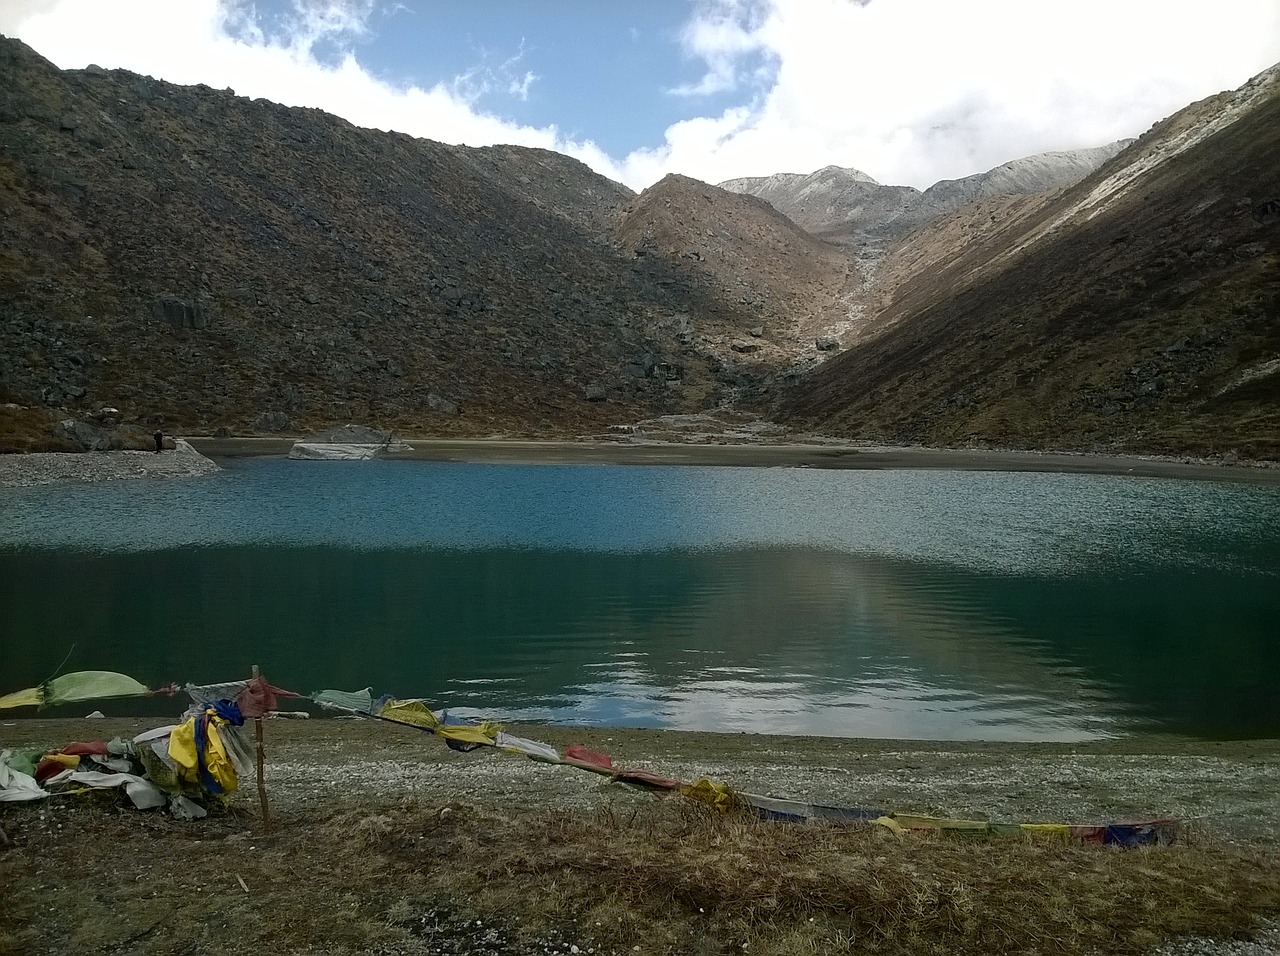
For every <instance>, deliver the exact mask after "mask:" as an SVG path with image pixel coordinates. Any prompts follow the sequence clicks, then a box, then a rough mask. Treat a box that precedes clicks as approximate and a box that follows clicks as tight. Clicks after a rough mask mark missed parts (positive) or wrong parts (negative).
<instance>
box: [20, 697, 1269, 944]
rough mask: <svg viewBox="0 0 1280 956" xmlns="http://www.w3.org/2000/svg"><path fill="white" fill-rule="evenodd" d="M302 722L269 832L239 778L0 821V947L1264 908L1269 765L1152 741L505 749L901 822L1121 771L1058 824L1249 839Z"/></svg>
mask: <svg viewBox="0 0 1280 956" xmlns="http://www.w3.org/2000/svg"><path fill="white" fill-rule="evenodd" d="M85 723H86V722H83V721H40V722H36V721H31V722H27V721H20V722H16V723H9V724H3V725H0V744H5V745H8V744H11V743H21V742H26V741H31V740H36V739H43V738H49V737H50V736H51V735H54V734H59V733H61V736H62V739H64V740H69V739H75V738H77V737H80V738H82V737H83V736H84V725H85ZM99 723H100V724H101V723H105V722H99ZM115 723H116V722H115V721H112V722H110V724H111V725H110V726H103V727H102V729H103V731H104V732H107V733H110V732H115V731H117V730H118V729H120V728H117V727H116V726H115ZM306 723H307V724H309V725H308V726H298V725H281V722H272V723H271V725H270V726H269V727H268V731H267V732H268V740H269V754H270V760H269V765H268V774H267V776H268V780H269V781H270V782H271V784H272V786H271V789H270V792H271V795H272V800H273V804H272V808H273V811H272V813H273V822H274V827H273V829H272V831H271V832H270V833H265V832H264V830H263V827H262V821H261V820H260V819H259V818H258V816H257V801H256V795H255V792H254V787H253V785H252V782H247V783H246V786H245V788H244V789H243V790H242V791H241V792H240V793H238V794H236V795H235V797H233V798H232V800H231V801H230V803H229V805H228V807H227V808H226V809H225V810H224V811H221V812H219V813H217V814H215V815H214V816H212V817H210V818H209V819H206V820H203V821H199V822H195V823H179V822H176V821H173V820H171V819H170V818H168V817H167V816H164V815H162V814H160V813H158V812H157V813H140V812H138V811H135V810H133V809H131V808H130V807H129V806H128V805H127V803H123V802H122V801H121V800H120V799H119V798H116V797H115V796H113V795H110V794H106V795H104V794H89V795H80V796H62V797H55V798H53V799H51V800H48V801H44V802H42V803H41V804H35V805H32V804H24V805H15V804H0V827H3V829H4V830H5V832H6V834H7V837H8V840H9V842H8V844H4V843H2V842H0V899H3V901H4V905H3V906H2V907H0V952H2V953H14V954H16V953H45V952H104V953H106V952H128V953H215V952H225V951H226V950H227V949H228V948H235V949H237V950H247V951H267V952H274V953H315V954H321V953H324V954H343V956H345V954H355V953H382V954H419V953H463V954H481V953H486V954H488V953H493V954H534V953H549V952H560V953H563V952H573V951H574V949H573V947H577V951H578V952H580V953H592V952H594V953H597V954H604V953H618V954H623V953H633V952H641V953H744V952H745V953H765V954H779V956H780V954H794V953H863V952H877V953H961V954H964V953H974V954H977V953H996V952H999V953H1008V952H1034V953H1096V952H1103V953H1149V952H1151V951H1152V950H1153V948H1154V947H1155V946H1156V945H1157V944H1159V943H1160V942H1161V941H1163V940H1167V939H1170V938H1172V937H1176V936H1180V935H1184V934H1193V935H1198V936H1215V937H1219V938H1222V937H1238V936H1241V935H1247V934H1248V933H1250V932H1251V931H1252V930H1254V929H1255V928H1256V927H1257V926H1258V925H1259V923H1260V921H1262V920H1265V919H1268V918H1274V917H1275V916H1276V914H1278V913H1280V847H1278V846H1277V842H1276V840H1275V839H1274V824H1275V820H1274V813H1275V811H1274V810H1272V811H1270V812H1271V814H1272V816H1271V817H1267V811H1266V809H1265V807H1266V806H1267V805H1268V804H1267V803H1266V802H1265V801H1266V799H1267V798H1266V796H1265V794H1266V793H1267V792H1270V791H1269V790H1268V788H1269V787H1271V786H1272V784H1273V782H1274V777H1275V774H1276V771H1277V767H1278V766H1280V760H1278V754H1277V749H1278V748H1277V747H1276V746H1275V745H1274V743H1266V742H1262V743H1257V742H1255V743H1252V744H1241V745H1214V744H1188V743H1179V742H1176V741H1175V742H1169V741H1164V742H1156V743H1153V744H1152V745H1151V746H1149V747H1148V748H1147V749H1148V750H1149V751H1150V752H1149V753H1147V754H1142V753H1141V749H1142V745H1141V744H1134V743H1130V744H1128V745H1125V744H1115V743H1103V744H1099V745H1075V746H1071V745H984V744H970V745H964V744H960V745H941V744H936V743H928V742H906V741H833V740H814V741H810V742H806V741H804V740H803V739H801V738H765V737H758V736H750V735H727V736H722V735H711V734H672V733H662V732H655V731H635V732H628V731H618V730H604V729H595V730H588V731H582V730H572V729H566V728H536V729H534V728H528V729H527V734H528V735H529V736H535V737H538V738H539V739H544V740H549V741H550V742H553V743H557V744H562V743H564V742H566V741H568V740H580V741H582V742H584V743H586V744H588V745H589V746H598V747H601V749H606V748H607V749H610V750H612V752H613V754H614V756H615V759H620V760H621V761H622V762H625V763H628V764H631V765H638V764H644V763H645V762H646V761H645V760H644V758H645V757H646V756H647V757H651V758H653V759H652V760H651V761H648V763H649V764H650V765H651V766H652V767H653V768H654V769H674V770H675V771H676V772H681V773H683V772H684V771H685V770H686V768H687V767H689V766H706V765H711V764H713V766H711V769H712V770H713V772H714V773H715V774H716V775H718V776H722V777H727V778H729V779H730V780H731V781H744V782H745V784H746V785H749V786H752V787H754V788H757V789H765V788H769V789H770V790H771V792H774V793H777V789H778V788H779V787H783V786H786V785H787V784H788V782H789V783H790V786H792V787H803V786H805V785H806V784H808V783H811V782H812V781H814V780H819V781H828V782H831V781H839V780H846V785H847V786H848V787H849V788H851V789H850V790H849V791H847V792H841V791H839V790H837V791H836V792H835V793H834V794H833V795H834V796H835V797H837V798H841V799H847V798H848V797H849V795H850V794H851V793H854V792H861V793H868V794H870V795H872V796H875V797H876V798H884V799H885V800H893V801H895V802H897V803H898V805H899V806H900V808H901V809H908V807H906V806H902V801H904V800H907V799H909V798H911V797H912V796H914V797H916V798H917V799H920V800H923V801H925V802H924V803H918V804H916V805H914V806H913V807H911V808H912V809H921V810H931V809H932V810H940V811H948V810H949V811H952V812H956V811H959V810H961V809H964V807H963V806H961V805H957V802H958V801H959V800H966V801H971V800H972V799H973V797H972V796H968V797H958V796H956V794H957V793H960V792H962V791H956V790H948V789H947V787H948V786H952V785H954V784H955V782H956V780H957V779H958V778H960V777H964V776H965V775H966V774H968V775H973V774H978V776H977V777H975V778H974V779H976V780H977V781H978V786H979V787H980V788H981V789H990V788H991V783H990V779H992V778H988V777H986V776H983V774H985V770H984V769H983V768H989V769H990V771H991V772H992V773H993V774H995V775H997V776H1003V778H1004V779H1005V780H1007V781H1008V783H1007V786H1006V789H1009V790H1013V791H1019V792H1020V791H1021V790H1023V789H1027V788H1026V783H1025V781H1026V779H1031V778H1035V777H1040V778H1044V777H1045V775H1046V773H1047V770H1046V768H1053V767H1067V768H1071V767H1078V768H1080V769H1079V771H1078V772H1077V771H1075V770H1072V771H1071V774H1072V777H1071V779H1072V780H1074V781H1075V783H1074V786H1075V787H1077V788H1078V789H1085V790H1090V791H1097V790H1098V789H1099V788H1098V785H1097V784H1096V782H1090V781H1091V780H1094V779H1101V777H1103V776H1105V777H1108V778H1114V779H1116V780H1119V779H1121V777H1122V776H1124V775H1126V774H1127V776H1124V784H1123V789H1124V791H1125V795H1124V796H1117V795H1112V794H1104V793H1098V792H1093V793H1091V794H1085V796H1084V797H1083V798H1082V799H1088V800H1090V801H1092V802H1091V803H1088V804H1078V805H1072V806H1071V808H1070V812H1072V813H1073V815H1078V813H1079V812H1085V813H1093V812H1095V810H1096V812H1105V811H1106V810H1107V809H1108V808H1111V807H1119V806H1122V805H1123V804H1122V803H1121V802H1119V801H1121V800H1130V801H1132V802H1133V804H1134V805H1150V806H1159V807H1161V808H1164V807H1168V806H1182V805H1186V804H1184V803H1183V801H1185V800H1188V799H1191V797H1190V796H1188V795H1193V794H1196V793H1199V792H1200V791H1203V790H1206V789H1208V790H1210V791H1211V792H1208V793H1204V795H1203V796H1204V799H1205V801H1206V804H1207V805H1210V806H1214V807H1219V808H1221V810H1222V813H1223V814H1224V815H1228V814H1230V813H1232V812H1234V811H1235V810H1240V811H1241V812H1242V813H1247V814H1248V815H1249V816H1251V817H1253V816H1257V815H1258V812H1257V808H1258V807H1263V810H1262V811H1261V815H1262V816H1263V817H1265V819H1262V820H1261V821H1259V823H1258V826H1259V827H1260V829H1257V830H1256V831H1250V834H1251V835H1249V836H1248V838H1241V836H1240V834H1242V833H1244V831H1239V830H1236V831H1233V830H1230V829H1228V830H1226V831H1223V830H1222V829H1221V828H1218V827H1215V826H1214V825H1213V821H1210V820H1203V819H1201V820H1192V821H1191V822H1190V824H1189V826H1188V829H1187V832H1186V839H1185V841H1184V842H1182V843H1180V844H1178V845H1174V846H1166V847H1152V848H1149V849H1140V850H1117V849H1112V848H1103V847H1086V846H1076V845H1069V844H1063V843H1054V842H1045V841H1043V840H1040V839H1036V840H1031V841H1027V840H1023V839H1018V838H1014V839H990V838H988V839H980V840H972V839H964V838H957V837H943V836H927V835H915V834H911V835H906V836H898V835H895V834H893V833H891V832H890V831H888V830H886V829H884V828H882V827H875V826H857V827H847V826H841V827H835V826H791V825H783V824H774V823H764V822H759V821H757V820H755V819H753V818H749V817H746V816H742V815H737V814H729V815H720V814H717V813H714V812H713V811H710V810H709V809H705V808H703V807H702V806H701V805H698V804H694V803H691V802H689V801H686V800H683V799H681V798H678V797H674V798H673V797H668V798H665V799H656V798H654V797H652V796H650V795H648V794H645V793H641V792H638V791H635V790H632V789H629V788H624V787H620V786H618V785H616V784H602V783H601V782H600V780H599V778H596V777H594V776H592V775H590V774H584V773H581V772H579V771H574V770H572V769H571V768H561V767H547V766H545V765H539V764H535V763H533V762H532V761H526V760H521V759H517V758H508V757H505V756H503V755H499V754H492V753H490V754H486V755H461V754H454V753H452V752H450V751H446V750H444V748H443V747H442V746H440V745H439V743H438V741H434V740H432V739H430V738H424V737H422V736H421V735H414V734H412V733H409V734H405V733H400V732H399V730H398V729H396V728H392V732H391V733H386V732H385V728H383V727H380V726H370V725H369V724H367V723H354V722H344V721H310V722H306ZM59 724H63V725H67V726H65V727H59V726H56V725H59ZM38 725H43V726H38ZM73 731H74V732H73ZM1139 756H1140V757H1141V764H1140V765H1141V767H1142V768H1145V769H1142V770H1141V771H1140V772H1138V771H1134V770H1133V769H1132V768H1133V766H1134V758H1135V757H1139ZM1088 766H1096V767H1098V768H1099V770H1100V777H1099V778H1090V777H1089V776H1087V774H1086V772H1085V770H1086V768H1087V767H1088ZM1125 768H1130V769H1128V770H1126V769H1125ZM1206 768H1216V769H1212V772H1210V770H1207V769H1206ZM1219 771H1220V772H1221V776H1220V777H1219V776H1218V774H1219ZM1028 775H1029V776H1028ZM882 777H883V778H885V779H888V780H889V781H890V782H889V783H888V784H880V783H877V782H876V781H877V780H880V779H882ZM1065 779H1066V778H1065V777H1064V778H1062V779H1060V780H1056V781H1050V780H1045V782H1044V783H1043V785H1042V787H1041V790H1042V792H1041V793H1038V794H1030V793H1028V794H1027V795H1026V796H1025V797H1023V798H1019V799H1025V800H1028V801H1031V800H1037V801H1044V800H1046V799H1047V800H1048V802H1047V803H1045V802H1039V803H1035V804H1034V806H1036V807H1039V808H1041V814H1040V815H1041V816H1043V814H1044V813H1045V812H1050V813H1052V808H1053V807H1054V806H1058V805H1061V806H1069V805H1068V804H1066V803H1061V804H1059V803H1058V801H1059V800H1062V801H1065V800H1066V796H1065V790H1066V784H1065V783H1064V782H1063V781H1064V780H1065ZM828 786H838V784H837V783H824V784H823V787H824V789H825V788H826V787H828ZM877 787H879V788H880V789H879V790H877V789H876V788H877ZM885 787H888V789H885ZM894 788H897V789H896V790H895V789H894ZM1056 790H1063V791H1064V794H1063V795H1062V796H1061V797H1059V796H1057V795H1055V791H1056ZM1184 791H1185V792H1184ZM968 792H969V793H970V794H973V793H977V792H979V790H977V789H974V790H970V791H968ZM1162 792H1164V793H1165V794H1166V796H1165V797H1164V801H1165V802H1161V798H1160V794H1161V793H1162ZM895 793H897V796H896V797H895V796H894V794H895ZM778 795H781V794H778ZM1032 805H1033V804H1031V803H1026V804H1025V806H1026V807H1027V808H1028V812H1029V811H1030V808H1031V807H1032ZM1076 807H1084V808H1093V809H1083V810H1080V809H1075V808H1076ZM1045 808H1049V809H1048V810H1046V809H1045ZM1016 809H1017V805H1016V804H1014V805H1011V806H1010V810H1011V811H1012V812H1016ZM1064 812H1067V811H1064ZM637 947H638V949H637Z"/></svg>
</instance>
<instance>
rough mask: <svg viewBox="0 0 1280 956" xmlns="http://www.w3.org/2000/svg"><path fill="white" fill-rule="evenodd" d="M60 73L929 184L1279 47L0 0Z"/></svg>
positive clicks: (1242, 74) (840, 12)
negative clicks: (145, 78)
mask: <svg viewBox="0 0 1280 956" xmlns="http://www.w3.org/2000/svg"><path fill="white" fill-rule="evenodd" d="M0 33H3V34H5V35H6V36H10V37H17V38H19V39H21V40H23V41H24V42H26V43H27V44H28V45H30V46H31V47H33V48H34V49H35V50H36V51H37V52H38V53H40V54H42V55H43V56H45V57H47V58H48V59H50V60H52V61H53V62H54V63H55V64H57V65H58V66H59V67H62V68H64V69H80V68H83V67H85V66H88V65H89V64H97V65H99V66H102V67H106V68H108V69H114V68H123V69H127V70H131V71H133V72H135V73H142V74H147V75H150V76H154V77H158V78H160V79H164V80H168V81H170V82H174V83H182V84H195V83H205V84H208V85H209V86H212V87H215V88H218V89H225V88H230V89H233V90H235V91H236V92H237V93H238V94H239V95H242V96H249V97H264V98H266V99H270V100H274V101H276V102H280V103H284V104H287V105H290V106H310V107H318V108H320V109H324V110H327V111H329V112H331V113H336V114H338V115H339V116H342V117H345V118H346V119H348V120H350V121H351V122H353V123H355V124H356V125H359V126H366V127H371V128H377V129H394V130H398V131H400V132H404V133H408V134H410V135H412V136H421V137H426V138H428V139H434V140H440V141H443V142H447V143H461V144H465V145H469V146H483V145H490V144H494V143H514V144H517V145H523V146H537V147H543V148H547V149H555V150H557V151H559V152H562V153H566V154H568V155H570V156H573V157H575V158H577V159H580V160H582V161H583V162H585V163H587V164H588V165H589V166H591V167H592V168H593V169H595V170H596V171H598V172H600V173H602V174H604V175H606V176H608V177H610V178H611V179H614V180H617V181H619V182H623V183H625V184H627V185H628V186H630V187H631V188H633V189H637V190H640V189H644V188H645V187H647V186H649V185H652V184H653V183H654V182H656V181H658V180H659V179H661V178H662V177H663V176H664V175H666V174H668V173H673V172H674V173H681V174H684V175H686V176H692V177H694V178H697V179H701V180H704V181H706V182H711V183H718V182H722V181H724V180H726V179H731V178H736V177H740V176H764V175H768V174H770V173H776V172H795V173H807V172H811V171H813V170H816V169H821V168H822V167H824V166H828V165H837V166H846V167H853V168H856V169H859V170H861V171H863V172H865V173H867V174H869V175H870V176H872V177H874V178H875V179H876V180H878V181H879V182H881V183H886V184H892V185H909V186H915V187H917V188H921V189H923V188H926V187H928V186H930V185H932V184H933V183H935V182H937V181H939V180H943V179H956V178H959V177H962V176H967V175H971V174H973V173H978V172H983V171H985V170H987V169H991V168H993V167H995V166H998V165H1000V164H1001V163H1005V162H1008V161H1009V160H1013V159H1018V158H1021V157H1023V156H1029V155H1034V154H1036V153H1041V152H1047V151H1051V150H1064V149H1078V148H1083V147H1089V146H1100V145H1103V144H1106V143H1110V142H1114V141H1115V140H1117V139H1123V138H1126V137H1130V136H1137V135H1140V134H1141V133H1142V132H1144V131H1145V130H1147V129H1148V128H1149V127H1150V126H1151V125H1152V124H1153V123H1155V122H1157V121H1158V120H1160V119H1162V118H1164V117H1166V116H1168V115H1170V114H1171V113H1174V112H1176V111H1177V110H1179V109H1181V108H1182V107H1184V106H1186V105H1188V104H1189V103H1192V102H1194V101H1195V100H1198V99H1201V98H1203V97H1205V96H1209V95H1212V94H1214V93H1217V92H1219V91H1221V90H1225V89H1234V88H1236V87H1238V86H1240V85H1241V84H1243V83H1244V82H1246V81H1247V80H1248V79H1249V78H1250V77H1252V76H1253V75H1255V74H1257V73H1259V72H1260V71H1262V70H1264V69H1266V68H1267V67H1270V66H1272V65H1275V64H1276V63H1277V62H1280V0H1216V2H1213V3H1210V2H1209V0H1069V2H1068V0H0Z"/></svg>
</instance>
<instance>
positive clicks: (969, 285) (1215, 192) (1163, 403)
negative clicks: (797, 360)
mask: <svg viewBox="0 0 1280 956" xmlns="http://www.w3.org/2000/svg"><path fill="white" fill-rule="evenodd" d="M875 296H876V299H875V302H874V305H873V306H872V307H871V308H869V309H868V311H867V314H866V320H865V321H864V322H863V323H862V324H861V325H860V327H859V329H858V330H857V331H856V333H855V334H854V335H852V336H851V337H850V339H851V341H850V342H849V348H848V349H847V350H846V351H845V352H844V353H843V354H841V355H840V356H839V357H837V358H835V359H833V360H832V361H831V362H829V363H827V364H825V365H824V366H823V367H822V368H820V369H818V370H817V371H816V372H815V373H814V374H813V375H812V376H811V377H810V378H808V379H806V380H805V381H804V382H802V383H801V384H800V385H799V386H798V387H797V388H796V389H794V390H793V392H792V393H791V394H790V395H789V396H788V398H787V400H786V401H785V402H784V403H783V405H782V406H781V407H780V408H779V409H778V414H780V415H782V416H784V417H786V418H787V419H788V420H789V421H790V422H791V423H792V425H793V427H797V428H801V427H803V428H811V429H815V430H819V431H822V432H824V433H828V434H833V435H841V436H846V437H851V438H853V437H856V438H867V439H877V440H887V441H895V442H916V443H925V444H936V445H956V444H969V443H974V444H982V445H999V446H1007V447H1021V448H1046V449H1047V448H1062V449H1076V450H1107V451H1125V452H1147V453H1151V452H1155V453H1167V454H1186V453H1192V454H1197V455H1214V454H1222V455H1228V456H1230V455H1237V456H1240V457H1250V458H1277V457H1280V67H1277V68H1273V69H1271V70H1269V71H1267V72H1265V73H1263V74H1261V75H1260V76H1258V77H1256V78H1255V79H1254V80H1252V81H1250V83H1248V84H1247V85H1246V86H1244V87H1242V88H1241V89H1239V90H1237V91H1234V92H1229V93H1223V94H1220V95H1218V96H1215V97H1210V98H1208V99H1206V100H1203V101H1201V102H1199V103H1196V104H1193V105H1191V106H1190V107H1188V108H1187V109H1185V110H1183V111H1181V112H1179V113H1177V114H1175V115H1174V116H1172V117H1169V118H1168V119H1166V120H1164V121H1163V122H1161V123H1158V124H1156V126H1154V127H1153V128H1152V129H1151V130H1150V131H1148V132H1147V133H1146V134H1145V135H1144V136H1142V137H1141V138H1140V139H1139V140H1138V141H1137V142H1135V143H1134V144H1132V145H1130V146H1129V147H1128V148H1127V149H1125V150H1124V151H1122V152H1120V153H1119V154H1117V155H1116V156H1114V157H1112V158H1111V159H1110V160H1108V161H1107V162H1105V163H1104V164H1103V165H1102V166H1101V167H1100V168H1098V169H1097V170H1095V171H1094V172H1093V173H1091V174H1090V175H1089V176H1087V177H1086V178H1084V179H1083V180H1081V181H1080V182H1079V183H1077V184H1076V185H1074V186H1071V187H1069V188H1067V189H1065V190H1062V191H1059V192H1056V193H1051V194H1047V195H1046V194H1042V195H1040V196H1035V197H1023V198H1020V199H1016V198H1015V199H1010V198H1008V197H1002V198H999V199H988V200H985V201H984V202H981V203H978V204H976V205H969V206H966V207H963V208H962V209H960V210H958V211H956V212H954V213H951V214H949V215H947V216H943V217H940V218H939V219H936V220H934V221H932V222H930V223H929V224H928V225H926V226H925V227H923V228H921V229H920V230H918V231H917V232H915V233H913V234H911V235H910V236H908V237H906V238H905V239H904V240H902V241H901V242H900V243H899V244H898V245H897V246H895V247H894V248H893V249H891V250H890V251H889V253H888V255H887V256H886V258H885V260H884V262H883V264H882V267H881V269H880V271H879V273H878V275H877V279H876V282H875Z"/></svg>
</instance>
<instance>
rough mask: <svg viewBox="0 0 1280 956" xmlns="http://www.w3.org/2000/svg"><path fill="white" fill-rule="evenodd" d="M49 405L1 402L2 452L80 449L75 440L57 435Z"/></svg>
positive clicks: (0, 441) (0, 430)
mask: <svg viewBox="0 0 1280 956" xmlns="http://www.w3.org/2000/svg"><path fill="white" fill-rule="evenodd" d="M53 424H54V417H53V414H52V413H51V412H50V411H48V410H47V409H43V408H23V407H21V406H13V405H0V455H3V454H14V453H24V452H43V451H80V450H81V448H80V446H79V445H77V444H76V443H75V442H72V441H67V440H66V439H64V438H55V437H54V434H53Z"/></svg>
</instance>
